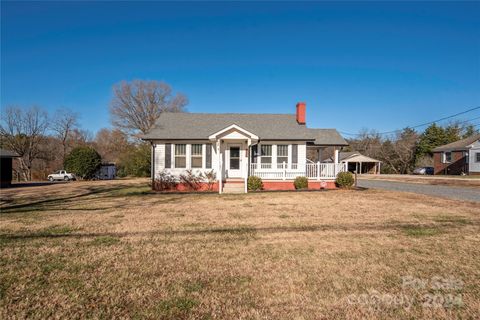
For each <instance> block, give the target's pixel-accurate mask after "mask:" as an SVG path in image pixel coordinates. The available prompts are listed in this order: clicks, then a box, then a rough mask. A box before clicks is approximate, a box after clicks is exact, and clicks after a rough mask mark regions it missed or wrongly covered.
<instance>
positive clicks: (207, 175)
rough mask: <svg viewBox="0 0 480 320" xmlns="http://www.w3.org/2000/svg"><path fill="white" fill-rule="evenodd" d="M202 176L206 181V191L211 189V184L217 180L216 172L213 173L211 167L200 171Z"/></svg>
mask: <svg viewBox="0 0 480 320" xmlns="http://www.w3.org/2000/svg"><path fill="white" fill-rule="evenodd" d="M202 177H203V179H204V180H205V181H207V186H208V191H212V190H213V186H214V185H215V183H216V182H217V174H216V173H215V170H213V169H212V170H210V171H207V172H204V173H202Z"/></svg>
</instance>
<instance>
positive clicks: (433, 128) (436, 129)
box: [416, 123, 458, 157]
mask: <svg viewBox="0 0 480 320" xmlns="http://www.w3.org/2000/svg"><path fill="white" fill-rule="evenodd" d="M452 132H453V130H451V132H449V136H450V137H448V136H447V133H446V130H445V129H444V128H442V127H440V126H437V124H436V123H434V124H431V125H430V126H429V127H428V128H427V129H425V131H424V132H423V133H422V134H421V135H420V139H419V141H418V145H417V152H416V156H417V157H421V156H424V155H432V154H433V152H432V151H433V149H434V148H436V147H438V146H441V145H444V144H446V143H449V142H450V140H449V138H451V137H452V136H453V134H452ZM457 140H458V139H457Z"/></svg>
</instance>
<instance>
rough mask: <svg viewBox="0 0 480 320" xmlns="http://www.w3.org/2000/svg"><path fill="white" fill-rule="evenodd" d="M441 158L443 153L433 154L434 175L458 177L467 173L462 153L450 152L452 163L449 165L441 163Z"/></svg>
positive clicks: (466, 164) (466, 165)
mask: <svg viewBox="0 0 480 320" xmlns="http://www.w3.org/2000/svg"><path fill="white" fill-rule="evenodd" d="M442 158H443V152H435V153H434V154H433V164H434V165H433V166H434V171H435V174H452V175H458V174H461V173H462V172H464V173H468V163H467V162H466V157H465V155H464V152H463V151H452V161H451V162H450V163H442Z"/></svg>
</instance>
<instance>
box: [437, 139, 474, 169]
mask: <svg viewBox="0 0 480 320" xmlns="http://www.w3.org/2000/svg"><path fill="white" fill-rule="evenodd" d="M433 162H434V168H435V174H452V175H457V174H480V134H476V135H473V136H471V137H469V138H466V139H462V140H458V141H455V142H452V143H449V144H446V145H443V146H440V147H437V148H435V149H433Z"/></svg>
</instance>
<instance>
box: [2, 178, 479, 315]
mask: <svg viewBox="0 0 480 320" xmlns="http://www.w3.org/2000/svg"><path fill="white" fill-rule="evenodd" d="M35 188H36V189H35V192H32V189H33V188H28V189H27V188H26V189H24V190H23V189H20V188H16V189H15V195H14V196H13V195H10V196H11V199H14V200H12V201H10V202H8V203H7V204H5V208H3V207H2V213H1V214H0V226H1V227H0V228H1V229H0V318H2V319H9V318H51V317H52V316H53V315H54V316H55V317H58V318H149V319H345V318H348V319H365V318H368V319H399V318H408V319H418V318H428V319H431V318H435V319H451V318H466V319H468V318H472V319H473V318H476V317H477V316H478V310H480V302H479V301H480V282H479V280H478V279H480V271H479V270H480V261H479V259H478V256H480V236H479V234H480V215H479V213H480V212H479V210H478V208H477V206H476V205H474V204H472V203H468V202H460V201H453V200H447V199H438V198H430V197H427V196H422V195H415V194H406V193H400V192H399V193H397V192H389V191H382V190H366V191H362V192H356V191H349V190H338V191H335V192H295V193H288V192H285V193H252V194H247V195H238V196H237V195H216V194H186V195H182V194H158V193H150V192H149V191H148V181H147V180H133V181H126V180H123V181H117V182H102V181H96V182H90V183H83V182H82V183H78V184H76V183H68V184H62V185H58V186H55V185H53V186H46V187H45V188H38V187H35ZM76 188H78V190H77V189H76ZM64 189H69V191H67V190H64ZM9 192H10V190H9ZM2 196H3V195H2ZM4 209H5V210H4ZM405 277H413V278H415V279H419V281H423V282H424V284H425V283H426V285H425V286H424V287H421V288H413V287H409V286H406V285H405V283H404V281H405V280H404V279H405ZM451 278H453V279H454V280H460V281H462V283H463V284H464V285H463V287H461V288H460V289H458V288H457V289H454V290H453V289H452V290H450V289H445V288H442V289H435V288H434V287H433V286H432V284H433V283H434V281H437V280H438V279H444V280H445V279H451ZM447 283H448V282H447ZM429 294H433V295H437V296H438V297H440V298H443V299H449V296H448V295H449V294H450V295H452V296H453V297H455V298H458V297H460V299H461V302H462V304H461V306H458V305H456V304H450V305H449V304H448V303H445V304H442V305H441V306H438V305H435V306H429V305H428V304H426V303H425V299H428V297H429V296H428V295H429ZM369 297H373V298H376V297H377V298H378V297H394V298H399V297H400V298H401V297H404V298H405V297H406V298H408V299H409V300H408V301H409V302H411V304H410V305H408V308H407V307H405V305H397V304H388V303H387V302H385V301H383V300H381V301H380V302H378V300H359V299H363V298H369ZM438 297H437V298H438ZM355 299H357V300H355ZM372 301H377V303H376V304H372V303H371V302H372ZM427 302H428V301H427Z"/></svg>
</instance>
